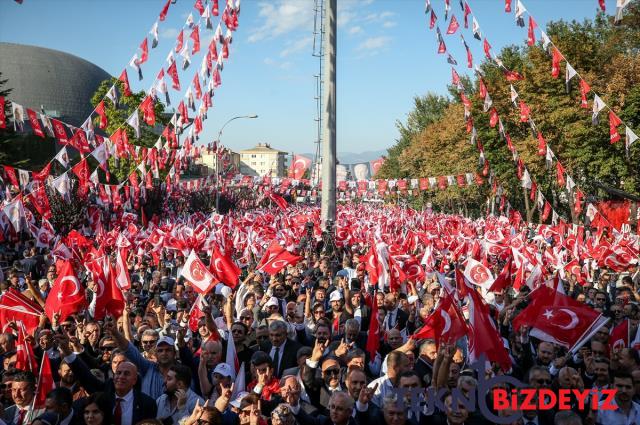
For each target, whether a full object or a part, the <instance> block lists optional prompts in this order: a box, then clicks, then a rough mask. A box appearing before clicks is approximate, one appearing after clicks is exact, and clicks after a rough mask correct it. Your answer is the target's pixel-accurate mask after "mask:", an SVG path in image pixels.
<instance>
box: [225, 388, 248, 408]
mask: <svg viewBox="0 0 640 425" xmlns="http://www.w3.org/2000/svg"><path fill="white" fill-rule="evenodd" d="M248 395H249V393H248V392H246V391H240V392H239V393H238V395H237V396H236V398H235V399H233V401H231V402H229V404H230V405H232V406H233V407H235V408H236V409H239V408H240V403H242V399H243V398H245V397H246V396H248Z"/></svg>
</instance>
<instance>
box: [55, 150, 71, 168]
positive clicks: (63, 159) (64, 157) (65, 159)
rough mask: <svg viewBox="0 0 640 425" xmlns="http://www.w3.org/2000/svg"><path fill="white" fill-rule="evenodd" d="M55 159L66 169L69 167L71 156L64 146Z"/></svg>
mask: <svg viewBox="0 0 640 425" xmlns="http://www.w3.org/2000/svg"><path fill="white" fill-rule="evenodd" d="M55 159H56V160H57V161H58V162H59V163H60V165H62V166H63V167H64V168H67V167H68V166H69V154H68V153H67V147H66V146H63V147H62V149H60V151H59V152H58V153H57V154H56V156H55Z"/></svg>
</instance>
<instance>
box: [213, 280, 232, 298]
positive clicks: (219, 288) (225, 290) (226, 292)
mask: <svg viewBox="0 0 640 425" xmlns="http://www.w3.org/2000/svg"><path fill="white" fill-rule="evenodd" d="M231 292H232V291H231V288H229V287H228V286H226V285H223V284H221V283H219V284H217V285H216V294H220V295H222V296H223V297H225V298H229V296H230V295H231Z"/></svg>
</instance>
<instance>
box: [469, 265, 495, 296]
mask: <svg viewBox="0 0 640 425" xmlns="http://www.w3.org/2000/svg"><path fill="white" fill-rule="evenodd" d="M464 277H465V278H466V279H467V280H468V281H469V282H471V283H473V284H474V285H476V286H480V287H481V288H483V289H486V290H488V289H489V288H491V285H493V282H494V280H495V279H494V278H493V274H492V273H491V270H489V268H488V267H487V266H485V265H484V264H482V263H480V262H479V261H476V260H474V259H473V258H471V257H469V258H467V265H466V267H465V269H464Z"/></svg>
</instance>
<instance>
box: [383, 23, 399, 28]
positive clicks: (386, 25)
mask: <svg viewBox="0 0 640 425" xmlns="http://www.w3.org/2000/svg"><path fill="white" fill-rule="evenodd" d="M396 25H398V23H397V22H396V21H386V22H384V23H383V24H382V27H383V28H393V27H395V26H396Z"/></svg>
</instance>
